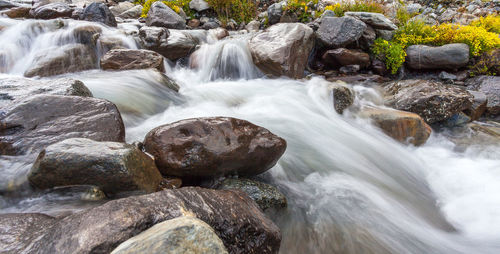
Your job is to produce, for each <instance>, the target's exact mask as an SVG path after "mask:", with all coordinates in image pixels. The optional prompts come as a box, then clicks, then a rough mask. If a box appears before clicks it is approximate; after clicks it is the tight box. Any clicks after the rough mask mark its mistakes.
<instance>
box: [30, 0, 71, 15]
mask: <svg viewBox="0 0 500 254" xmlns="http://www.w3.org/2000/svg"><path fill="white" fill-rule="evenodd" d="M72 13H73V8H71V7H69V5H68V4H66V3H62V2H58V3H49V4H45V5H41V6H38V7H35V8H33V9H31V11H30V15H31V16H32V17H33V18H35V19H56V18H69V17H71V14H72Z"/></svg>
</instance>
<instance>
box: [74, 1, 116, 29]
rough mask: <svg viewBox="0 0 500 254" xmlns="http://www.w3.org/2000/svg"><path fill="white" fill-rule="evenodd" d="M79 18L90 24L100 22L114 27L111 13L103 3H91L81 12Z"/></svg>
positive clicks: (114, 21) (114, 22) (113, 17)
mask: <svg viewBox="0 0 500 254" xmlns="http://www.w3.org/2000/svg"><path fill="white" fill-rule="evenodd" d="M80 18H81V19H83V20H87V21H92V22H100V23H103V24H105V25H107V26H112V27H116V20H115V16H114V15H113V13H112V12H111V11H110V10H109V8H108V6H106V4H104V3H95V2H94V3H91V4H89V5H88V6H87V7H85V9H84V10H83V12H82V14H81V15H80Z"/></svg>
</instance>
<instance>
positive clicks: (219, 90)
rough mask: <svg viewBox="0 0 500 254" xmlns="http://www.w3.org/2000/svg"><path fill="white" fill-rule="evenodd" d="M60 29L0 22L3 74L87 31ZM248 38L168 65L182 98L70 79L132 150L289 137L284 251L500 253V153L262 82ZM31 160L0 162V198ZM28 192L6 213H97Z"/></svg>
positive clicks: (102, 75)
mask: <svg viewBox="0 0 500 254" xmlns="http://www.w3.org/2000/svg"><path fill="white" fill-rule="evenodd" d="M59 22H63V24H62V25H61V24H59V27H54V22H53V21H12V20H9V19H2V18H0V25H2V26H6V27H7V28H6V29H5V30H3V31H1V32H0V53H3V52H7V54H6V55H5V56H4V57H3V58H0V60H1V61H2V62H0V70H1V71H2V72H4V73H7V74H6V75H12V76H22V75H23V73H24V72H25V71H26V69H27V68H28V66H30V65H31V64H32V62H33V61H34V60H33V59H34V56H35V55H37V54H40V52H49V53H50V50H51V48H53V47H57V46H61V45H66V44H71V43H75V40H76V39H75V38H74V37H72V36H71V34H72V31H73V30H74V29H75V28H76V27H79V26H82V25H86V22H81V21H66V20H65V21H59ZM94 25H95V24H94ZM101 29H102V31H103V32H102V33H103V34H104V35H107V36H113V37H114V38H117V39H119V40H121V41H122V45H123V46H125V47H128V48H136V47H138V45H137V44H136V43H135V41H134V39H133V38H132V37H131V36H128V35H126V34H125V33H124V32H122V31H121V30H120V28H119V29H111V28H107V27H104V26H102V27H101ZM247 36H248V35H234V36H231V37H229V38H226V39H224V40H221V41H215V40H206V41H207V43H206V44H204V45H202V46H201V47H200V48H199V49H198V50H197V51H195V52H194V53H193V54H192V56H191V58H190V59H189V64H187V65H175V64H174V63H169V67H168V68H167V71H166V75H167V76H169V77H170V78H172V79H173V80H175V81H176V83H177V84H178V85H179V87H180V89H179V92H178V93H175V92H173V91H172V90H171V89H170V88H168V87H166V86H164V85H163V82H162V79H163V76H162V74H160V73H158V72H156V71H152V70H135V71H121V72H111V71H101V70H90V71H84V72H79V73H71V74H65V75H63V76H67V77H72V78H75V79H79V80H81V81H83V82H84V83H85V84H86V85H87V87H89V89H90V90H91V91H92V93H93V94H94V96H95V97H99V98H104V99H108V100H110V101H112V102H113V103H115V104H116V105H117V106H118V108H119V109H120V111H121V113H122V116H123V118H124V120H125V124H126V138H127V142H130V143H132V142H134V141H141V140H142V139H143V138H144V136H145V134H146V133H147V132H148V131H149V130H151V129H152V128H154V127H157V126H159V125H162V124H165V123H170V122H173V121H177V120H181V119H185V118H192V117H201V116H232V117H237V118H242V119H245V120H248V121H251V122H253V123H255V124H257V125H260V126H263V127H265V128H267V129H269V130H270V131H272V132H273V133H275V134H277V135H279V136H281V137H283V138H285V139H286V140H287V144H288V146H287V150H286V152H285V154H284V156H283V157H282V158H281V159H280V160H279V162H278V164H277V165H276V166H275V167H274V168H272V169H271V170H270V171H269V172H267V173H265V174H264V175H263V176H262V178H263V179H264V180H266V181H268V182H270V183H273V184H275V185H276V186H278V188H279V189H280V190H281V191H283V192H284V193H285V195H286V196H287V198H288V203H289V206H288V208H287V210H286V211H285V212H284V214H283V213H280V214H279V215H271V216H272V217H273V219H274V221H275V222H276V223H277V224H278V225H279V227H280V228H281V231H282V235H283V240H282V245H281V253H416V254H420V253H499V252H500V214H499V213H498V212H497V210H498V207H500V195H498V193H500V185H499V184H498V183H499V182H500V149H499V147H491V146H490V147H486V146H484V147H482V148H481V149H477V148H475V149H467V150H465V151H456V150H455V149H454V144H453V143H452V142H450V141H449V140H448V139H446V138H445V137H444V136H442V135H439V134H433V135H432V136H431V138H430V139H429V140H428V141H427V143H426V144H425V145H424V146H422V147H418V148H417V147H413V146H407V145H403V144H400V143H398V142H396V141H394V140H392V139H391V138H390V137H388V136H386V135H385V134H383V132H381V131H380V130H379V129H377V128H376V127H374V126H373V125H371V124H370V123H369V121H368V120H365V119H361V118H358V117H357V116H356V113H355V111H354V110H353V111H347V112H345V113H344V114H343V115H339V114H337V113H336V112H335V110H333V106H332V105H333V101H332V100H333V99H332V96H331V91H330V90H329V87H328V84H329V83H328V82H327V81H325V80H324V79H322V78H319V77H312V78H311V79H309V80H299V81H297V80H290V79H286V78H280V79H268V78H265V77H264V76H263V74H262V73H261V72H260V71H259V70H258V69H257V68H256V67H255V66H254V65H253V64H252V58H251V56H250V53H249V51H248V49H247V47H246V37H247ZM96 50H98V51H99V52H98V53H99V54H98V55H102V54H103V52H101V50H102V48H99V47H98V48H96ZM0 56H2V55H1V54H0ZM354 88H355V91H356V93H357V99H356V100H357V101H356V105H355V108H359V107H362V106H363V105H378V106H381V107H382V105H381V104H382V101H383V100H382V98H381V97H380V96H379V95H378V93H377V91H376V90H375V89H373V88H370V87H364V86H356V87H354ZM33 160H34V158H33V157H32V156H31V157H30V156H0V176H1V179H2V180H1V181H0V184H1V185H0V189H1V190H4V191H5V190H7V189H8V188H11V187H12V186H17V185H23V184H22V183H23V180H25V178H26V172H27V170H28V169H29V167H30V165H31V163H32V161H33ZM25 185H26V184H24V185H23V186H21V187H20V188H21V189H22V190H23V191H22V192H21V194H17V195H14V196H12V195H10V194H9V195H7V194H6V195H5V196H4V197H2V200H0V212H2V213H5V212H44V213H49V214H54V213H57V212H60V210H64V211H77V210H80V209H84V208H86V207H89V206H92V205H97V203H83V202H82V201H80V202H74V201H71V200H72V199H71V198H70V197H67V196H57V195H56V196H54V194H43V193H42V194H33V193H31V192H30V190H29V187H27V186H25ZM5 193H7V192H5ZM63 204H64V205H63Z"/></svg>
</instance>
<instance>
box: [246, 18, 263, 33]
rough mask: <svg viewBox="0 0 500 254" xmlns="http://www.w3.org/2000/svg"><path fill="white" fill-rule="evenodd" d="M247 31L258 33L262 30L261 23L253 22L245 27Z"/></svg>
mask: <svg viewBox="0 0 500 254" xmlns="http://www.w3.org/2000/svg"><path fill="white" fill-rule="evenodd" d="M245 29H246V30H247V31H248V32H258V31H259V29H260V22H259V21H257V20H252V21H250V22H249V23H248V24H247V25H246V26H245Z"/></svg>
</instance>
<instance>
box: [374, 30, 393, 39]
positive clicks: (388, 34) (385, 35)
mask: <svg viewBox="0 0 500 254" xmlns="http://www.w3.org/2000/svg"><path fill="white" fill-rule="evenodd" d="M375 34H376V35H377V37H380V38H382V39H384V40H386V41H390V40H392V37H393V36H394V31H391V30H382V29H375Z"/></svg>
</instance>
